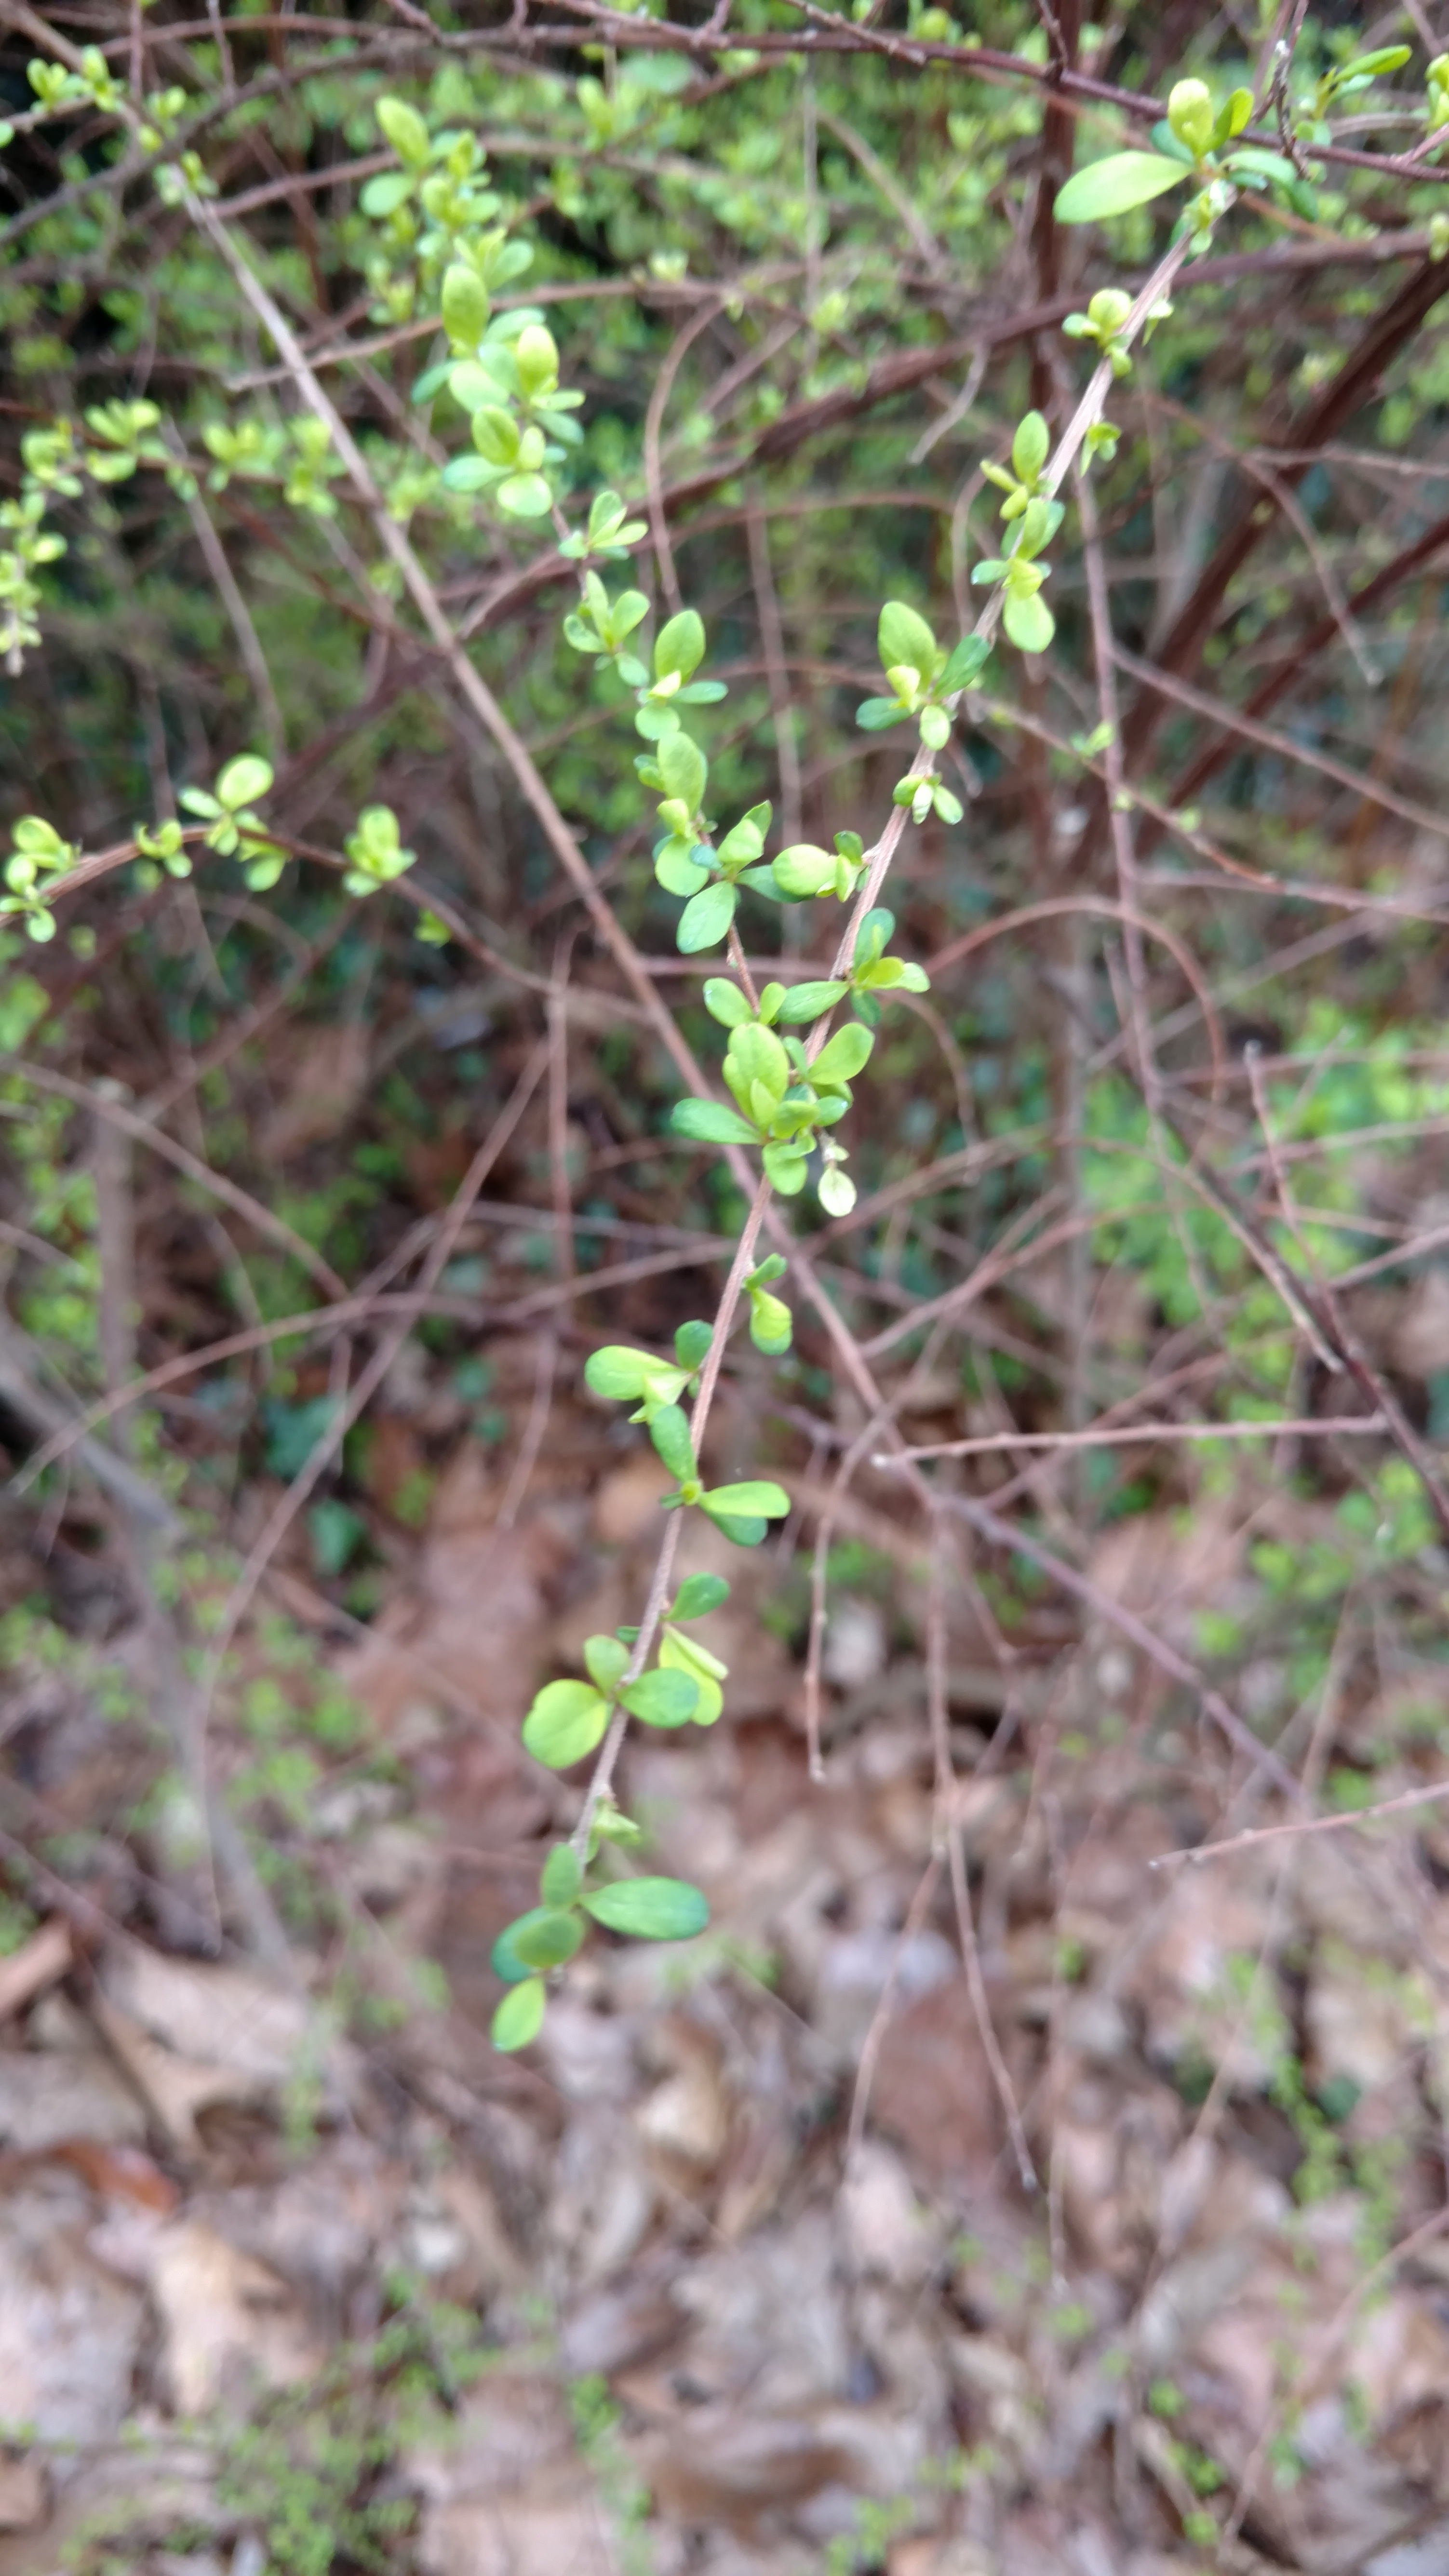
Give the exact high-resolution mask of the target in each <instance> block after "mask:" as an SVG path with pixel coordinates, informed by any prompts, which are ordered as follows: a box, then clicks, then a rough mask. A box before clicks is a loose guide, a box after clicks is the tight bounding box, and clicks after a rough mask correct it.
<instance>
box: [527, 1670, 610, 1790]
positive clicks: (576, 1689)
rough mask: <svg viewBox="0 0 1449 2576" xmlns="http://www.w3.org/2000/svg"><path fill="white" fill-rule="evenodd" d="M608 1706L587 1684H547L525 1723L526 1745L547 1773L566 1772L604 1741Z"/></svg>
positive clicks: (599, 1694)
mask: <svg viewBox="0 0 1449 2576" xmlns="http://www.w3.org/2000/svg"><path fill="white" fill-rule="evenodd" d="M608 1722H609V1703H608V1701H607V1700H606V1699H605V1698H604V1697H603V1696H602V1695H601V1693H600V1692H598V1691H596V1690H595V1689H594V1688H593V1687H592V1685H591V1684H590V1683H588V1682H547V1683H545V1685H544V1687H543V1689H542V1690H541V1691H540V1692H539V1694H538V1697H537V1698H536V1700H535V1701H534V1703H533V1706H532V1708H531V1709H530V1710H529V1712H528V1715H527V1717H526V1718H525V1719H524V1721H523V1746H524V1751H525V1752H526V1753H531V1754H532V1755H533V1758H534V1760H535V1762H541V1763H542V1764H543V1766H544V1768H545V1770H547V1771H567V1770H569V1769H570V1768H571V1766H572V1765H573V1764H574V1763H575V1762H582V1761H583V1759H584V1757H585V1755H586V1754H589V1753H592V1752H593V1750H594V1748H595V1746H596V1745H598V1744H600V1743H601V1742H602V1741H603V1734H604V1729H605V1727H606V1726H607V1725H608Z"/></svg>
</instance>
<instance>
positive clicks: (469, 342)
mask: <svg viewBox="0 0 1449 2576" xmlns="http://www.w3.org/2000/svg"><path fill="white" fill-rule="evenodd" d="M442 304H443V328H444V330H445V331H446V332H447V334H448V337H449V339H450V340H457V341H461V343H462V344H463V346H464V347H465V348H469V349H471V348H473V347H475V346H476V344H477V342H478V341H479V340H481V339H482V337H483V334H484V332H485V331H486V330H487V328H488V316H489V314H490V312H491V310H492V307H491V305H490V303H489V300H488V289H487V287H486V286H485V285H484V283H483V280H482V278H481V277H480V276H479V274H478V272H477V270H476V268H469V267H467V266H466V265H465V264H464V262H463V261H462V260H455V261H454V262H453V265H452V267H451V268H446V269H444V271H443V295H442Z"/></svg>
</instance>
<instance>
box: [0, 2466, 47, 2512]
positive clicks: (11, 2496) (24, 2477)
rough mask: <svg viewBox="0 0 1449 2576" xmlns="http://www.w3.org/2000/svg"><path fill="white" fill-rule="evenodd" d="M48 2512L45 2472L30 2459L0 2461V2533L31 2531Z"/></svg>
mask: <svg viewBox="0 0 1449 2576" xmlns="http://www.w3.org/2000/svg"><path fill="white" fill-rule="evenodd" d="M49 2510H50V2495H49V2491H48V2489H47V2487H46V2482H45V2471H44V2469H43V2468H42V2466H41V2464H40V2462H39V2460H37V2459H35V2458H34V2457H33V2456H32V2457H30V2458H27V2459H19V2460H13V2459H0V2531H33V2530H34V2529H35V2526H36V2524H37V2523H40V2522H44V2520H45V2517H46V2515H47V2513H48V2512H49Z"/></svg>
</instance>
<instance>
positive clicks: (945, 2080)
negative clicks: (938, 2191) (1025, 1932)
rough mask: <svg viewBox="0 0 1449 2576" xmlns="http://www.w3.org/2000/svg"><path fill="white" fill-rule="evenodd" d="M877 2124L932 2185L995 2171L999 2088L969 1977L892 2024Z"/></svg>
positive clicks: (882, 2062) (875, 2107) (880, 2072)
mask: <svg viewBox="0 0 1449 2576" xmlns="http://www.w3.org/2000/svg"><path fill="white" fill-rule="evenodd" d="M871 2120H872V2123H873V2125H874V2126H875V2127H876V2128H877V2129H882V2130H884V2132H885V2134H886V2136H887V2137H891V2138H894V2139H896V2140H897V2141H898V2143H899V2144H900V2145H901V2146H903V2147H904V2148H905V2149H906V2151H907V2153H908V2154H909V2155H910V2157H911V2158H912V2160H913V2162H914V2164H915V2166H916V2168H917V2170H918V2171H919V2172H920V2173H921V2175H922V2176H923V2177H924V2179H925V2180H926V2181H928V2182H936V2183H947V2182H956V2183H960V2182H963V2181H964V2182H971V2183H974V2184H975V2185H976V2186H977V2187H978V2188H979V2187H980V2185H981V2184H982V2182H983V2181H984V2180H985V2178H986V2176H987V2175H988V2174H989V2173H990V2171H991V2167H992V2165H993V2163H994V2161H995V2158H996V2154H997V2150H998V2147H999V2145H1000V2133H1001V2121H1000V2109H999V2105H998V2102H997V2097H996V2090H995V2087H994V2085H993V2083H992V2080H991V2070H990V2067H989V2066H988V2064H987V2060H986V2052H985V2050H984V2049H983V2047H982V2045H981V2033H980V2030H979V2028H978V2026H977V2021H976V2015H975V2012H974V2011H973V2009H972V2004H971V1998H970V1996H969V1994H968V1993H967V1991H966V1980H965V1978H964V1977H960V1976H958V1977H954V1978H953V1979H952V1980H951V1981H950V1983H949V1984H942V1985H938V1986H933V1987H932V1988H931V1990H930V1991H929V1993H927V1994H924V1995H920V1996H918V1997H917V1999H916V2001H915V2002H914V2003H913V2004H909V2005H908V2006H907V2007H906V2010H905V2011H904V2012H901V2013H897V2014H896V2015H895V2016H894V2017H893V2018H892V2020H891V2022H890V2024H889V2026H888V2028H887V2030H886V2035H885V2039H884V2041H883V2042H882V2045H881V2052H880V2058H879V2061H878V2064H877V2067H876V2078H875V2091H874V2093H873V2094H872V2096H871Z"/></svg>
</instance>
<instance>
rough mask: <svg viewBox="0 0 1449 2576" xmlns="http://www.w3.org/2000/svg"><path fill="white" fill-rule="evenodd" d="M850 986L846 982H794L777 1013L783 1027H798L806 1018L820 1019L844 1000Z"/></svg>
mask: <svg viewBox="0 0 1449 2576" xmlns="http://www.w3.org/2000/svg"><path fill="white" fill-rule="evenodd" d="M848 990H849V986H848V985H845V984H834V983H832V984H792V985H791V987H790V990H789V992H788V993H787V994H786V995H785V998H784V1000H783V1002H782V1003H781V1004H780V1007H779V1010H778V1011H777V1013H776V1015H775V1016H776V1018H777V1019H778V1020H779V1021H780V1023H781V1025H782V1026H783V1027H787V1028H798V1027H799V1026H800V1024H801V1022H802V1021H804V1020H818V1019H819V1018H820V1017H821V1016H822V1014H823V1013H824V1012H826V1011H832V1010H834V1008H835V1005H836V1003H837V1002H843V1001H844V999H845V996H846V993H847V992H848Z"/></svg>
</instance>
